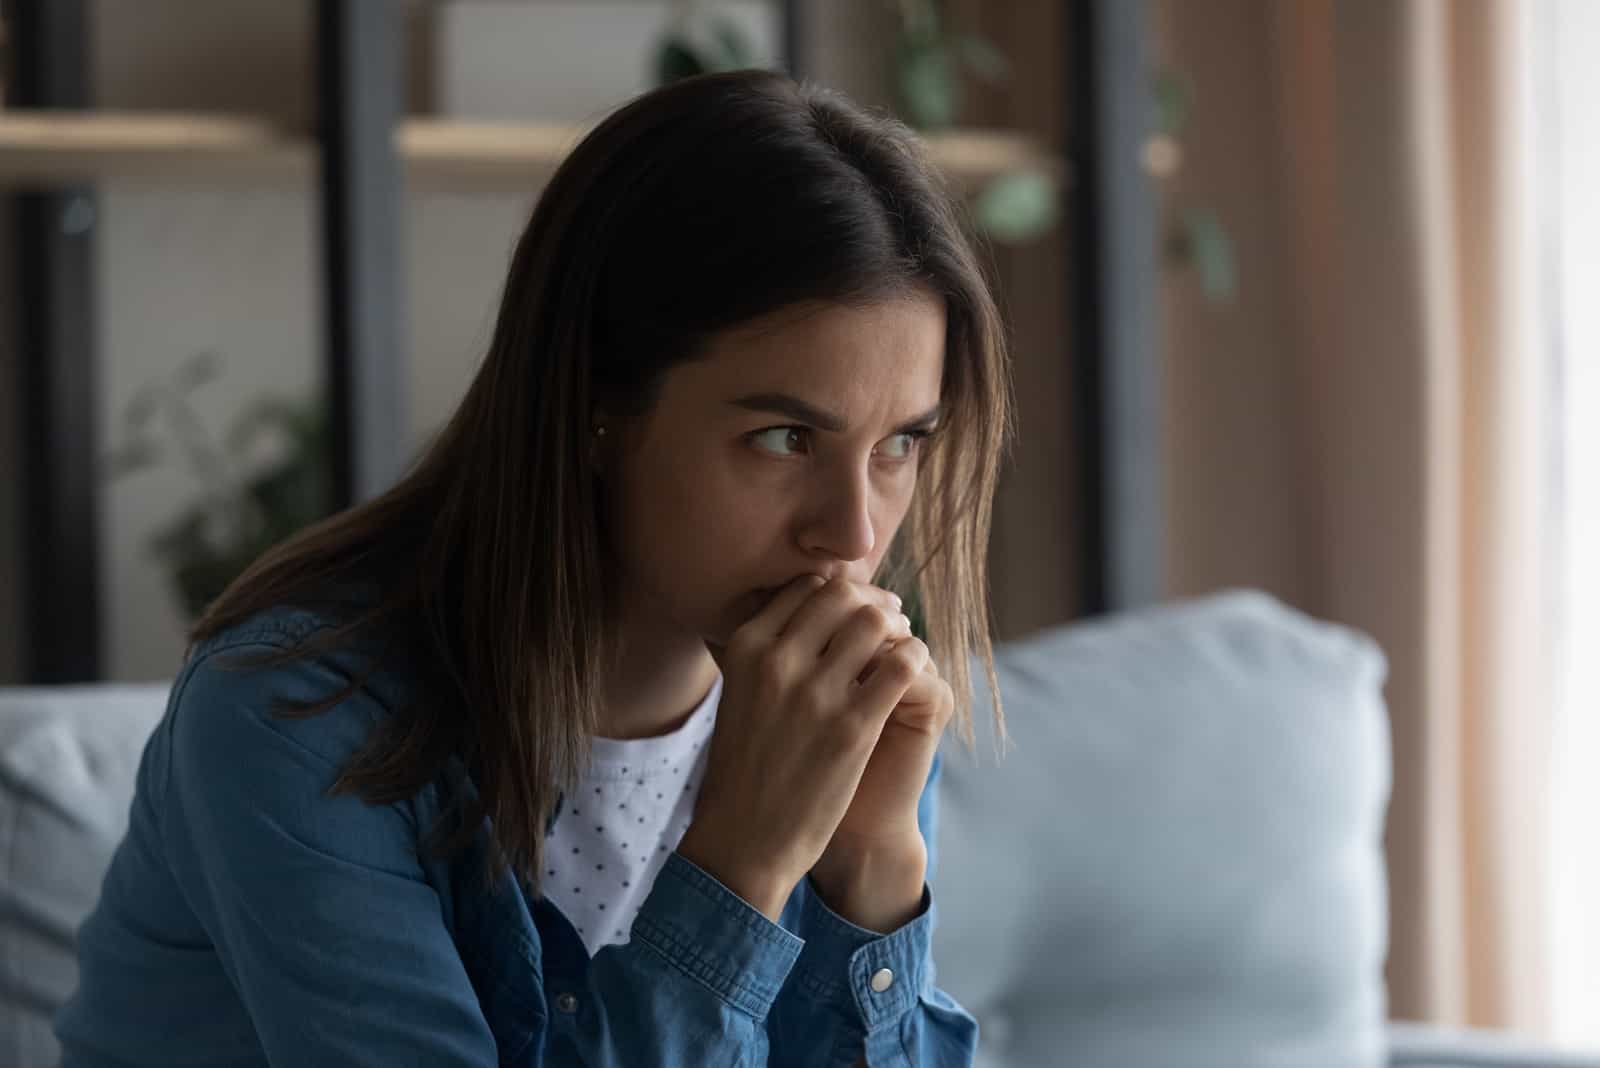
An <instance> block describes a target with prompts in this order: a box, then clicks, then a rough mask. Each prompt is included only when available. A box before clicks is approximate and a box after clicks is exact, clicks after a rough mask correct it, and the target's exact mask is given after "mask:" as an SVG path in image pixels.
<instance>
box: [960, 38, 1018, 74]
mask: <svg viewBox="0 0 1600 1068" xmlns="http://www.w3.org/2000/svg"><path fill="white" fill-rule="evenodd" d="M956 53H957V54H958V55H960V57H961V59H962V60H963V61H964V62H965V63H966V64H967V66H969V67H971V68H972V72H973V73H974V74H976V75H977V76H978V77H980V78H982V79H984V80H985V81H989V82H1000V81H1005V80H1006V79H1007V78H1009V77H1011V63H1010V61H1009V60H1007V59H1006V56H1005V53H1004V52H1002V51H1000V49H998V48H996V47H995V45H994V43H993V42H992V41H988V40H985V39H984V38H982V37H962V38H960V39H958V40H957V41H956Z"/></svg>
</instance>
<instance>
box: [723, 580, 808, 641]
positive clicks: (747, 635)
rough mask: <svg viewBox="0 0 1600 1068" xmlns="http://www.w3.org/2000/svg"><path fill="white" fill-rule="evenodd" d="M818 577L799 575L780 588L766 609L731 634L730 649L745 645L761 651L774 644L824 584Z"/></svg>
mask: <svg viewBox="0 0 1600 1068" xmlns="http://www.w3.org/2000/svg"><path fill="white" fill-rule="evenodd" d="M825 581H826V580H825V579H823V578H822V576H821V575H800V576H799V577H797V578H794V579H792V580H790V581H789V583H788V584H786V585H785V586H783V588H781V589H780V590H779V591H778V592H777V594H775V595H774V596H773V598H772V600H770V601H768V602H767V604H766V606H765V607H763V608H762V609H761V611H759V612H757V613H756V614H755V615H754V616H752V617H750V619H749V620H747V621H746V622H745V623H744V625H743V626H741V627H740V628H739V629H738V630H736V631H735V632H734V634H733V638H732V640H731V641H730V642H729V644H730V645H735V644H738V645H749V646H750V647H752V648H765V647H766V646H768V645H771V644H772V643H773V642H775V641H777V640H778V636H779V635H780V634H782V633H783V631H784V628H785V627H786V626H788V624H789V621H790V619H791V618H792V617H793V616H794V614H795V610H796V609H798V608H799V607H800V606H801V605H802V604H804V603H805V602H806V600H807V598H809V597H810V596H811V595H812V594H814V593H816V591H817V590H819V589H821V588H822V586H823V584H824V583H825Z"/></svg>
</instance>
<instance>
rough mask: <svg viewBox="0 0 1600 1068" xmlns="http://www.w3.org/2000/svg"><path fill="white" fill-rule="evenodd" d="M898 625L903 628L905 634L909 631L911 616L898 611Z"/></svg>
mask: <svg viewBox="0 0 1600 1068" xmlns="http://www.w3.org/2000/svg"><path fill="white" fill-rule="evenodd" d="M900 626H901V627H903V628H904V629H905V632H906V633H907V634H910V633H911V617H910V616H908V615H906V614H905V613H904V612H901V613H900Z"/></svg>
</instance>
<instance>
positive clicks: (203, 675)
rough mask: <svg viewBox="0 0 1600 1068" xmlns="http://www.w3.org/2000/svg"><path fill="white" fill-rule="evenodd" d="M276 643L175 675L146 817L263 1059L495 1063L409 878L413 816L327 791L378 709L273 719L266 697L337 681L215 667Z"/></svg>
mask: <svg viewBox="0 0 1600 1068" xmlns="http://www.w3.org/2000/svg"><path fill="white" fill-rule="evenodd" d="M275 648H276V646H274V645H271V644H265V645H262V644H255V643H251V644H248V645H245V646H241V647H234V648H233V649H231V650H215V651H213V652H211V653H209V654H206V655H203V656H202V657H200V658H199V659H197V660H195V661H191V663H190V664H189V665H188V666H187V667H186V668H185V671H184V672H183V673H182V675H181V676H180V678H179V681H178V684H177V685H178V693H177V694H176V696H175V699H174V706H173V709H172V715H171V717H170V722H169V724H168V725H167V729H169V730H170V749H169V758H168V764H167V768H166V774H165V782H166V786H165V789H164V804H163V806H162V809H163V816H162V821H161V833H162V840H163V844H164V848H165V850H166V852H167V856H168V860H169V863H170V864H171V865H172V868H173V871H174V874H175V876H176V878H177V880H178V883H179V886H180V887H181V889H182V892H183V894H184V896H185V898H186V900H187V902H188V904H189V905H190V907H191V908H192V909H193V911H194V913H195V915H196V916H197V918H198V920H199V922H200V924H201V925H202V926H203V927H204V929H205V931H206V933H207V935H208V936H209V938H210V941H211V943H212V945H213V946H214V948H215V952H216V953H217V955H218V957H219V959H220V961H221V966H222V968H223V970H224V971H225V972H226V974H227V975H228V977H229V979H230V980H231V981H232V983H233V985H234V987H235V988H236V990H237V991H238V995H239V997H240V999H241V1000H242V1001H243V1003H244V1006H245V1008H246V1011H247V1012H248V1014H249V1016H250V1020H251V1022H252V1024H253V1026H254V1030H255V1036H254V1037H255V1039H256V1040H257V1041H259V1043H260V1045H261V1047H262V1049H263V1051H264V1052H265V1054H266V1060H267V1061H268V1062H269V1063H271V1064H275V1065H278V1064H282V1065H297V1064H341V1065H351V1066H355V1068H361V1066H367V1065H371V1066H373V1068H377V1066H380V1065H382V1066H386V1068H387V1066H394V1065H419V1066H420V1065H429V1066H437V1068H467V1066H471V1068H488V1066H491V1065H494V1064H496V1063H497V1060H498V1058H497V1056H496V1050H495V1043H494V1039H493V1036H492V1034H491V1032H490V1030H489V1027H488V1025H487V1023H486V1021H485V1019H484V1017H483V1014H482V1012H481V1010H480V1007H479V1003H478V1000H477V997H476V995H475V993H474V990H473V987H472V985H471V982H470V980H469V978H468V976H467V974H466V970H465V966H464V965H463V963H462V961H461V958H460V955H459V953H458V951H457V949H456V947H455V944H454V942H453V940H452V938H451V935H450V933H449V930H448V929H447V927H446V925H445V922H444V920H443V917H442V913H441V904H440V899H439V896H438V893H437V892H436V891H435V889H434V888H433V887H432V886H431V885H430V884H429V883H428V882H427V881H426V880H425V878H424V873H423V871H422V868H421V861H420V860H419V858H418V856H417V850H416V842H417V840H418V834H417V827H416V816H415V813H414V811H413V809H412V808H411V807H410V806H409V805H406V804H389V805H370V804H368V803H366V802H365V801H364V800H362V799H361V798H360V797H358V796H355V795H348V794H345V795H339V796H337V797H330V796H327V795H326V790H327V787H328V786H329V785H330V784H331V783H332V782H333V781H334V778H335V777H336V775H337V774H338V771H339V768H340V767H341V765H342V763H343V761H344V760H345V759H346V758H347V757H348V756H349V755H350V754H351V753H352V752H354V751H355V749H356V748H357V747H358V746H359V745H360V744H361V743H362V742H363V741H364V740H365V737H366V733H367V729H368V727H369V726H370V724H371V723H372V722H373V721H375V719H376V717H377V716H378V715H379V714H380V712H381V707H380V706H379V704H378V702H377V701H376V699H375V698H374V697H372V696H371V695H370V694H367V693H366V692H365V691H361V692H358V693H357V694H355V695H354V696H352V697H350V698H348V699H346V700H345V701H344V702H341V703H340V704H339V705H338V706H336V707H335V708H334V709H332V710H330V711H329V712H327V713H325V714H322V715H319V716H314V717H309V718H296V719H290V718H284V717H277V716H273V715H272V714H271V711H272V709H274V707H275V702H276V701H278V700H279V699H283V698H288V699H293V700H316V699H322V698H326V697H328V696H331V695H332V694H334V693H335V692H337V691H338V690H339V689H341V688H342V687H343V686H344V685H345V684H346V681H347V680H346V678H345V676H344V674H343V673H342V672H340V671H338V670H336V669H335V668H334V667H333V666H332V665H331V664H329V663H326V662H321V661H318V660H316V659H310V660H300V661H295V662H293V663H290V664H285V665H280V666H274V667H271V668H261V669H252V670H248V671H244V670H238V669H236V668H234V667H230V666H228V665H226V664H223V663H219V660H218V657H224V658H225V657H228V656H231V655H233V654H234V653H244V654H259V653H262V652H271V651H274V649H275ZM241 1038H242V1039H244V1036H241ZM244 1040H246V1041H248V1040H247V1039H244Z"/></svg>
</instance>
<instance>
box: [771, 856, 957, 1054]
mask: <svg viewBox="0 0 1600 1068" xmlns="http://www.w3.org/2000/svg"><path fill="white" fill-rule="evenodd" d="M805 887H806V893H805V902H804V904H803V906H802V908H801V913H800V933H801V935H803V936H804V938H805V949H804V950H802V951H801V953H800V960H799V961H798V963H797V964H796V965H795V981H796V982H797V983H798V984H799V987H800V989H801V990H803V991H805V992H806V993H807V994H809V995H810V996H812V997H814V998H817V999H819V1000H822V1001H825V1002H828V1003H830V1004H832V1005H834V1006H835V1007H837V1008H838V1009H840V1010H841V1011H842V1012H844V1013H845V1014H846V1015H847V1016H849V1015H856V1014H859V1018H860V1020H861V1022H862V1026H863V1027H864V1028H865V1029H866V1031H867V1033H868V1034H871V1033H872V1032H874V1031H877V1030H878V1029H879V1028H881V1027H883V1026H885V1025H888V1024H893V1023H895V1022H897V1021H898V1020H899V1019H900V1018H901V1017H902V1016H904V1015H905V1014H906V1013H907V1012H908V1011H909V1010H910V1009H911V1008H912V1007H913V1006H915V1005H916V1004H917V999H918V998H919V997H920V996H921V994H922V992H923V985H924V983H931V982H932V979H933V975H932V946H933V922H934V921H933V893H932V891H930V890H929V889H928V886H927V884H926V883H924V884H923V887H922V904H921V905H920V906H919V911H918V913H917V915H916V917H915V918H914V919H912V920H910V921H909V922H907V923H906V924H904V925H903V926H901V927H900V928H899V929H897V930H895V931H893V932H892V933H890V934H887V935H880V934H878V933H877V932H876V931H869V930H867V929H866V928H864V927H857V926H856V925H855V924H853V923H851V922H850V921H849V920H847V919H845V918H844V917H843V916H840V915H839V914H838V913H836V912H834V911H833V910H832V909H830V908H829V907H828V906H827V904H826V903H824V902H823V900H822V895H821V894H819V893H817V890H816V887H815V885H814V884H813V883H812V882H811V877H810V876H807V877H806V883H805ZM884 973H887V974H884ZM874 979H876V983H875V982H874ZM880 986H881V987H883V989H882V990H879V989H878V987H880Z"/></svg>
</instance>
